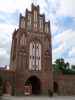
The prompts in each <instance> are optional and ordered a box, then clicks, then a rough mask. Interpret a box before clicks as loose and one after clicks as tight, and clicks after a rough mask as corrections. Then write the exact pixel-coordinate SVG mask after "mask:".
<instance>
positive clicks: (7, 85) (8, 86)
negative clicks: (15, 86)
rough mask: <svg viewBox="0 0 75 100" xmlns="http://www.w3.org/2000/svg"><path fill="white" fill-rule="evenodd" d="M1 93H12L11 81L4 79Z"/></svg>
mask: <svg viewBox="0 0 75 100" xmlns="http://www.w3.org/2000/svg"><path fill="white" fill-rule="evenodd" d="M3 94H7V95H12V85H11V82H10V81H8V80H6V81H4V84H3Z"/></svg>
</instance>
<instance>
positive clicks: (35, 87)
mask: <svg viewBox="0 0 75 100" xmlns="http://www.w3.org/2000/svg"><path fill="white" fill-rule="evenodd" d="M25 85H29V86H30V85H31V86H32V90H31V91H32V94H33V95H39V94H40V93H41V82H40V79H38V78H37V77H36V76H31V77H30V78H29V79H28V80H27V81H26V83H25Z"/></svg>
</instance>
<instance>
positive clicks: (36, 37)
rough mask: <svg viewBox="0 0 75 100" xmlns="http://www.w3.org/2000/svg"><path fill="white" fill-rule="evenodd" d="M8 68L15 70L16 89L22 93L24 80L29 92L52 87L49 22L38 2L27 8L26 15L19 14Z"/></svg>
mask: <svg viewBox="0 0 75 100" xmlns="http://www.w3.org/2000/svg"><path fill="white" fill-rule="evenodd" d="M10 69H12V70H14V71H15V87H16V92H17V93H24V86H25V84H27V83H30V84H31V86H32V94H40V93H48V90H49V89H50V90H51V91H52V90H53V77H52V47H51V32H50V22H49V21H48V22H46V21H45V15H44V14H40V9H39V6H38V5H37V6H35V5H34V4H32V5H31V11H29V10H28V9H26V12H25V16H22V15H21V14H20V19H19V28H18V29H17V30H15V31H14V33H13V37H12V47H11V59H10Z"/></svg>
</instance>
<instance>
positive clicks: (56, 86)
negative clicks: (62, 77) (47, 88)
mask: <svg viewBox="0 0 75 100" xmlns="http://www.w3.org/2000/svg"><path fill="white" fill-rule="evenodd" d="M53 86H54V87H53V89H54V92H55V93H58V83H57V82H54V84H53Z"/></svg>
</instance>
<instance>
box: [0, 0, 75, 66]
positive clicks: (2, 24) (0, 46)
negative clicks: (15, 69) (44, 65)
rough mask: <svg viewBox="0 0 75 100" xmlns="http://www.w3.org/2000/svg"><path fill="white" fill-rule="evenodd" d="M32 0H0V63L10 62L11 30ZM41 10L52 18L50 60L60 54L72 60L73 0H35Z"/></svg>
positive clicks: (74, 47)
mask: <svg viewBox="0 0 75 100" xmlns="http://www.w3.org/2000/svg"><path fill="white" fill-rule="evenodd" d="M32 1H35V0H0V66H4V65H9V62H10V49H11V41H12V33H13V31H14V29H15V28H17V27H18V22H19V14H20V13H22V14H23V15H25V9H26V8H28V9H29V10H30V7H31V3H32ZM37 4H39V5H40V12H41V13H44V14H45V15H46V20H50V22H51V32H52V54H53V56H52V58H53V61H55V59H57V58H61V57H63V58H64V59H65V61H68V62H69V63H70V64H75V0H37Z"/></svg>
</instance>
